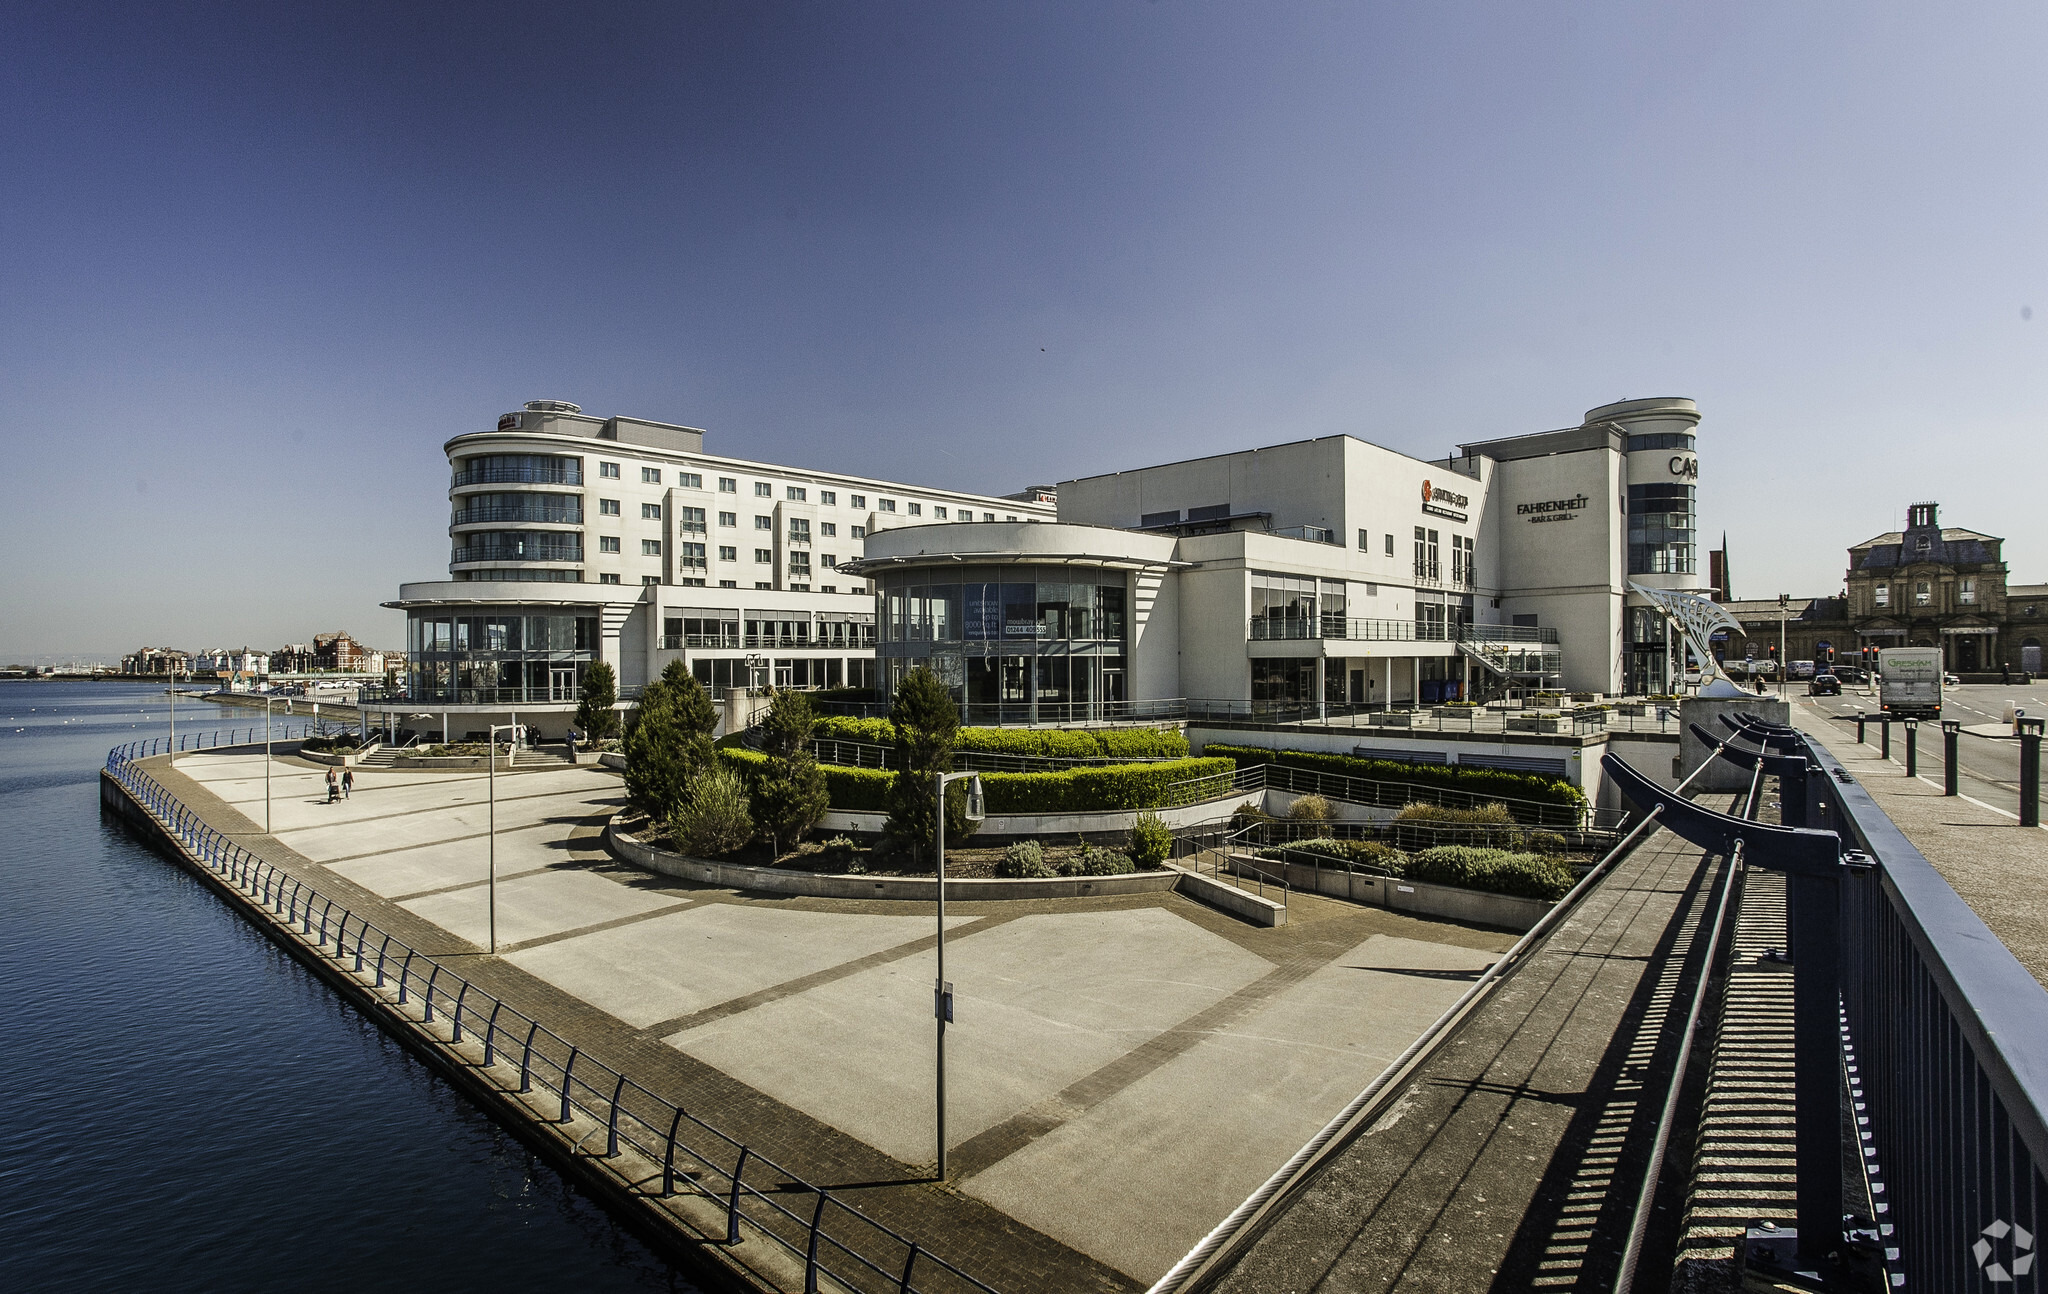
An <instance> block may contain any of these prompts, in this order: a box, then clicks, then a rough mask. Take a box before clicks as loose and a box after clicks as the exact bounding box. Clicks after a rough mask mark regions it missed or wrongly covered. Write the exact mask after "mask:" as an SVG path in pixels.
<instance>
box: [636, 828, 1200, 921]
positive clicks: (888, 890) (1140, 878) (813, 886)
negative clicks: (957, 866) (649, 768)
mask: <svg viewBox="0 0 2048 1294" xmlns="http://www.w3.org/2000/svg"><path fill="white" fill-rule="evenodd" d="M605 841H606V843H607V844H609V845H610V846H611V849H612V852H613V853H615V854H617V855H618V856H619V857H620V858H623V859H625V860H626V861H627V862H629V863H632V864H634V865H635V866H639V867H645V868H646V869H647V870H648V871H650V872H659V873H661V874H662V875H663V876H674V877H676V878H678V879H680V880H685V881H697V882H699V883H701V884H704V885H716V886H719V887H721V888H723V889H732V890H749V891H752V892H755V893H767V894H803V895H809V896H811V897H814V898H826V899H900V900H909V901H912V902H917V901H922V902H925V903H931V902H934V901H936V900H937V899H938V897H939V883H938V879H937V878H936V877H922V876H827V875H823V874H821V873H818V872H797V871H786V870H784V869H782V868H779V867H754V866H750V865H748V864H744V863H721V862H718V861H716V860H713V859H706V858H691V857H689V856H688V855H686V854H678V853H675V852H673V851H671V850H667V849H659V848H656V847H655V846H653V845H650V844H648V843H647V842H646V841H644V840H641V839H640V838H639V837H638V836H635V835H633V834H632V833H631V832H627V831H621V830H620V829H619V825H618V821H617V820H616V819H614V820H613V821H612V822H610V823H608V824H606V826H605ZM1180 878H1181V873H1179V872H1175V871H1164V872H1133V873H1131V874H1130V875H1128V876H1055V877H1047V878H1043V879H1034V880H1024V879H1016V880H1012V879H1006V878H990V879H982V878H978V877H958V878H956V877H947V878H946V897H947V898H948V899H952V900H956V901H969V902H971V901H973V900H976V899H1063V898H1080V897H1083V896H1086V895H1099V894H1151V893H1156V892H1159V891H1162V890H1170V889H1173V888H1174V886H1175V884H1176V883H1177V882H1178V881H1179V880H1180ZM1225 888H1229V887H1227V886H1226V887H1225Z"/></svg>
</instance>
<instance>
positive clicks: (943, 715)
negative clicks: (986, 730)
mask: <svg viewBox="0 0 2048 1294" xmlns="http://www.w3.org/2000/svg"><path fill="white" fill-rule="evenodd" d="M889 720H890V722H891V723H893V724H894V725H895V728H896V780H895V782H894V783H892V784H891V785H890V787H889V825H888V833H889V835H890V837H891V838H892V839H894V840H895V841H897V842H898V843H899V844H902V845H907V846H909V848H910V850H911V856H912V857H913V858H918V859H922V858H923V857H924V851H925V850H926V849H927V848H929V847H930V846H931V844H932V842H933V839H934V837H935V836H936V835H937V831H938V798H937V796H936V795H935V794H934V793H933V790H932V783H933V780H934V778H935V777H936V775H937V774H939V773H950V772H952V771H953V742H954V739H955V738H956V737H957V736H958V735H959V732H960V711H959V709H958V707H956V706H955V705H954V704H953V693H952V692H951V691H950V690H949V689H948V688H947V687H946V685H945V683H944V682H943V681H942V680H941V679H940V678H939V676H938V675H937V674H935V673H933V672H932V670H931V668H930V667H929V666H925V665H920V666H918V667H917V668H916V669H914V670H912V671H910V673H908V674H906V675H904V676H903V682H902V683H901V684H899V685H898V686H897V688H896V698H895V700H893V701H892V702H890V705H889ZM976 825H977V824H975V823H972V822H969V821H968V820H967V791H966V788H965V787H956V788H954V790H953V792H952V794H949V795H948V796H947V797H946V838H947V839H949V840H964V839H966V838H967V837H968V836H970V835H972V834H973V833H974V829H975V826H976Z"/></svg>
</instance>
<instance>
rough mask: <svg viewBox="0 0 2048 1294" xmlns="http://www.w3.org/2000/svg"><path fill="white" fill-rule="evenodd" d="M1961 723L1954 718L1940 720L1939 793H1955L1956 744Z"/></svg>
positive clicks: (1960, 730) (1961, 726)
mask: <svg viewBox="0 0 2048 1294" xmlns="http://www.w3.org/2000/svg"><path fill="white" fill-rule="evenodd" d="M1962 728H1963V725H1962V723H1961V722H1960V721H1958V720H1955V719H1943V720H1942V721H1941V793H1942V794H1943V795H1954V794H1956V793H1957V792H1956V744H1957V742H1958V740H1959V736H1960V734H1961V732H1962Z"/></svg>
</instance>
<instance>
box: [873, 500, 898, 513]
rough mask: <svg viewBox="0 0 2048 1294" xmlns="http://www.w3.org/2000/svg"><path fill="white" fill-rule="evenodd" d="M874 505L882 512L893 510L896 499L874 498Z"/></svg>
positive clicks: (894, 509)
mask: <svg viewBox="0 0 2048 1294" xmlns="http://www.w3.org/2000/svg"><path fill="white" fill-rule="evenodd" d="M875 507H876V508H877V509H878V510H879V511H882V512H894V511H896V500H894V499H877V500H875Z"/></svg>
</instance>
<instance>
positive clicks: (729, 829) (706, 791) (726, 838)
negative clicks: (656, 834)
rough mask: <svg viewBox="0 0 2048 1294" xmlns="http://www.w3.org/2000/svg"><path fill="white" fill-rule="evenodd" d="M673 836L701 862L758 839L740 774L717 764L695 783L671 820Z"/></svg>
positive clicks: (693, 781)
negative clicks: (703, 859) (702, 859)
mask: <svg viewBox="0 0 2048 1294" xmlns="http://www.w3.org/2000/svg"><path fill="white" fill-rule="evenodd" d="M668 829H669V834H670V835H671V836H674V837H675V839H676V840H677V841H678V842H680V843H681V844H682V846H683V848H685V849H687V850H688V851H689V852H690V853H692V854H695V855H697V856H698V857H701V858H716V857H718V856H719V855H721V854H729V853H731V852H732V851H733V850H735V849H738V848H739V847H740V846H741V845H744V844H746V843H747V842H748V841H749V840H752V839H753V838H754V818H753V814H752V812H751V811H750V807H749V804H748V801H747V792H746V786H745V784H744V783H743V782H742V781H741V779H740V776H739V774H738V772H736V771H735V770H734V769H733V768H731V767H730V766H729V765H726V764H714V765H712V766H711V767H709V768H707V769H705V770H704V771H703V772H701V773H699V774H697V776H696V777H695V778H693V779H691V784H690V792H689V795H688V797H687V798H686V799H685V800H684V801H683V803H682V805H681V806H680V807H678V808H677V810H676V811H675V813H674V814H673V815H671V816H670V818H669V825H668Z"/></svg>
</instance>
